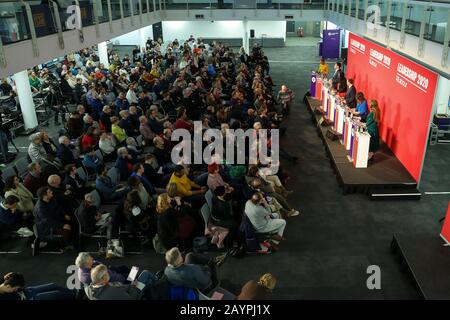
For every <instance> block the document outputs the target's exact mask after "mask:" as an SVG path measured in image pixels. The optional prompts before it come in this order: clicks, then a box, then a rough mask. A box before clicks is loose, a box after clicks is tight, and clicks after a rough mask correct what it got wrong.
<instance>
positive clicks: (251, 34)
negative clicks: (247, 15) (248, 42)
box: [250, 29, 255, 38]
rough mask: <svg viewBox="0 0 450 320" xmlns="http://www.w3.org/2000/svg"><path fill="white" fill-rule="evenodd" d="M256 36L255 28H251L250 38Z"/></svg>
mask: <svg viewBox="0 0 450 320" xmlns="http://www.w3.org/2000/svg"><path fill="white" fill-rule="evenodd" d="M254 37H255V29H250V38H254Z"/></svg>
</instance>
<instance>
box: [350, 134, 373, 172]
mask: <svg viewBox="0 0 450 320" xmlns="http://www.w3.org/2000/svg"><path fill="white" fill-rule="evenodd" d="M354 144H355V145H354V146H353V165H354V166H355V168H367V161H368V160H369V144H370V134H368V133H367V132H360V131H357V132H356V138H355V140H354Z"/></svg>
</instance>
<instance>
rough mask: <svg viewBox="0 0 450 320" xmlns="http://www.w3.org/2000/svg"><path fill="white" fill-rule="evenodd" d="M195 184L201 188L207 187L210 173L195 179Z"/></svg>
mask: <svg viewBox="0 0 450 320" xmlns="http://www.w3.org/2000/svg"><path fill="white" fill-rule="evenodd" d="M194 182H195V183H196V184H198V185H199V186H201V187H206V185H207V182H208V172H205V173H202V174H200V175H198V176H197V177H195V179H194Z"/></svg>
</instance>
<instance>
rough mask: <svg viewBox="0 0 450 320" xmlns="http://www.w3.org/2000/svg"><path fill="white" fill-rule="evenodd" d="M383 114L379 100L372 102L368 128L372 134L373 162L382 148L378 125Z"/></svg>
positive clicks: (370, 156) (370, 158)
mask: <svg viewBox="0 0 450 320" xmlns="http://www.w3.org/2000/svg"><path fill="white" fill-rule="evenodd" d="M380 118H381V114H380V108H379V107H378V102H377V100H370V113H369V115H368V116H367V121H366V127H367V132H368V133H369V134H370V145H369V160H373V156H374V153H375V152H376V151H377V150H378V149H379V148H380V137H379V133H378V124H379V122H380Z"/></svg>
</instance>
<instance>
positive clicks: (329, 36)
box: [321, 29, 341, 59]
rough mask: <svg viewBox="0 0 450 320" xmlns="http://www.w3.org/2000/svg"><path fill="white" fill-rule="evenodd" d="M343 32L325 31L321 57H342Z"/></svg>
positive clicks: (338, 30) (337, 30)
mask: <svg viewBox="0 0 450 320" xmlns="http://www.w3.org/2000/svg"><path fill="white" fill-rule="evenodd" d="M340 47H341V30H340V29H336V30H323V42H322V52H321V55H322V57H323V58H325V59H335V58H339V57H340Z"/></svg>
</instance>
